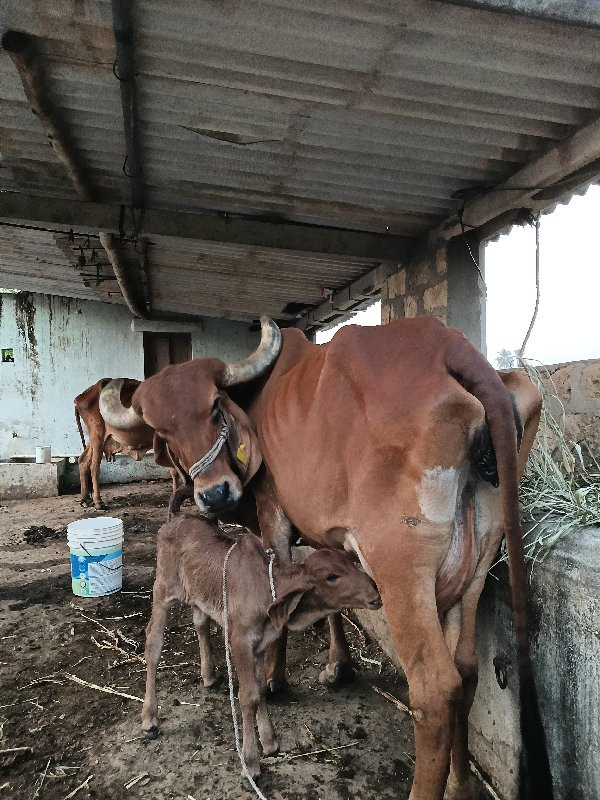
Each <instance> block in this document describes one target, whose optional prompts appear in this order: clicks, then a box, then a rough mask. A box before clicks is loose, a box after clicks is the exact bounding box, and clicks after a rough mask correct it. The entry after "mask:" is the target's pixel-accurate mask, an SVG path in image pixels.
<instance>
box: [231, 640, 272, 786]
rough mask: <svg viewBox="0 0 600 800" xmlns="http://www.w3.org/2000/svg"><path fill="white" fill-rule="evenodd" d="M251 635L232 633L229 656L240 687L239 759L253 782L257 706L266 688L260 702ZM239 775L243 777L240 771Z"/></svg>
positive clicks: (256, 767) (257, 772) (257, 760)
mask: <svg viewBox="0 0 600 800" xmlns="http://www.w3.org/2000/svg"><path fill="white" fill-rule="evenodd" d="M251 635H252V634H251V633H250V632H248V631H241V630H238V629H234V630H233V631H232V632H231V656H232V659H233V663H234V665H235V669H236V672H237V676H238V683H239V700H240V709H241V712H242V755H243V757H244V762H245V764H246V767H247V769H248V772H249V773H250V775H251V776H252V778H257V777H258V776H259V775H260V753H259V750H258V740H257V737H256V715H257V711H258V708H259V705H261V699H264V688H265V687H263V698H261V686H260V685H259V682H258V680H257V675H256V663H257V659H258V658H259V656H258V654H257V653H256V650H255V648H254V647H253V643H252V640H251ZM267 713H268V712H267ZM261 719H262V715H261ZM242 775H244V772H243V770H242Z"/></svg>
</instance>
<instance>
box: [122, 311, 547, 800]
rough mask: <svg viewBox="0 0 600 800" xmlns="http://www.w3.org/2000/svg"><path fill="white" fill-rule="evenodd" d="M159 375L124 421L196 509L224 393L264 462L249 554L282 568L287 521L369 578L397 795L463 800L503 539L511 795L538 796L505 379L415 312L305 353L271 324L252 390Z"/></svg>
mask: <svg viewBox="0 0 600 800" xmlns="http://www.w3.org/2000/svg"><path fill="white" fill-rule="evenodd" d="M271 325H273V323H271ZM263 326H264V327H266V326H269V322H268V321H264V322H263ZM277 350H278V348H277V347H276V346H274V347H273V352H272V357H271V360H274V359H275V358H276V357H277ZM170 369H171V370H173V372H172V373H171V375H170V379H169V380H170V383H171V385H177V386H178V391H177V392H176V393H174V392H172V391H168V386H166V385H165V383H164V382H163V381H161V378H160V376H158V377H155V378H150V379H149V380H147V381H144V383H142V385H141V386H140V387H139V389H138V390H137V391H136V392H135V394H134V396H133V399H132V408H131V409H129V410H128V413H130V414H131V415H135V414H136V413H137V414H138V415H142V416H143V419H144V420H146V422H148V424H150V425H152V426H153V427H155V428H156V429H157V430H159V432H160V434H161V436H163V437H164V438H165V439H166V440H167V441H168V443H169V446H170V448H171V450H172V451H173V453H175V454H176V456H177V457H178V458H179V460H180V461H181V463H182V464H183V465H184V467H186V468H190V467H191V465H192V464H194V463H195V462H198V461H199V463H201V464H203V466H206V469H204V470H203V471H202V472H201V473H200V474H199V475H198V476H197V477H196V478H195V479H194V485H195V499H196V502H197V504H198V505H199V507H200V508H201V509H204V510H206V509H207V508H208V509H210V510H216V509H217V508H218V502H217V503H216V504H215V505H214V506H213V502H212V501H213V500H217V501H218V499H219V498H222V497H223V494H224V491H225V494H226V495H229V494H230V492H229V489H227V490H224V489H223V484H226V483H227V482H228V475H229V474H230V473H231V471H232V469H233V467H232V464H231V462H230V461H229V460H228V459H226V454H224V453H223V452H221V453H220V458H218V459H214V460H213V461H212V462H210V463H209V464H207V463H206V461H203V460H202V458H201V456H203V454H204V453H205V452H206V450H207V448H208V447H210V446H211V444H212V443H213V442H214V441H215V436H216V435H217V433H218V431H219V425H220V420H219V417H218V416H217V415H216V414H215V412H214V410H213V411H211V409H215V408H218V407H219V406H220V405H226V406H229V404H231V405H234V404H233V399H237V401H238V402H239V403H240V404H241V405H242V406H243V407H244V408H245V409H246V410H247V411H248V414H249V417H250V419H251V420H252V422H253V425H254V427H255V429H256V431H257V434H258V438H259V443H260V449H261V451H262V458H263V460H264V464H265V469H264V470H262V471H261V473H259V475H257V478H256V480H255V481H254V484H253V487H252V488H253V491H254V494H255V496H256V501H257V510H258V518H259V523H260V528H261V532H262V535H263V542H264V544H265V546H271V547H273V548H274V549H275V551H276V552H277V554H278V556H279V557H280V558H289V540H290V536H291V534H292V530H293V528H295V529H297V530H299V531H300V532H301V534H302V537H303V539H304V540H306V541H307V542H308V543H309V544H312V545H314V546H327V547H332V546H337V547H341V548H344V549H347V550H353V551H354V552H355V553H356V554H357V555H358V556H359V558H360V559H361V561H362V563H363V566H364V567H365V569H366V570H367V571H368V572H369V573H370V574H371V575H372V576H373V577H374V579H375V581H376V583H377V585H378V587H379V590H380V592H381V596H382V599H383V606H384V610H385V612H386V616H387V619H388V622H389V625H390V629H391V633H392V636H393V639H394V643H395V646H396V650H397V653H398V656H399V658H400V660H401V663H402V665H403V667H404V671H405V673H406V676H407V679H408V684H409V694H410V703H411V707H412V715H413V721H414V731H415V744H416V764H415V772H414V779H413V786H412V790H411V794H410V800H440V798H441V797H442V795H444V797H445V798H446V800H470V798H472V797H474V794H475V791H476V789H475V787H474V786H473V784H472V780H471V777H470V769H469V755H468V742H467V721H468V714H469V710H470V707H471V704H472V701H473V697H474V693H475V688H476V685H477V657H476V653H475V617H476V610H477V603H478V599H479V596H480V593H481V590H482V588H483V585H484V581H485V577H486V574H487V571H488V568H489V566H490V564H491V563H492V560H493V558H494V556H495V553H496V551H497V549H498V545H499V543H500V539H501V537H502V533H503V531H504V533H505V535H506V541H507V546H508V553H509V563H510V573H511V587H512V595H513V613H514V621H515V629H516V633H517V648H518V656H519V670H518V671H519V680H520V700H521V732H522V739H523V758H522V765H523V769H522V770H521V775H520V784H521V786H520V795H519V796H520V798H522V799H523V800H550V798H551V797H552V779H551V775H550V770H549V764H548V756H547V752H546V747H545V741H544V734H543V730H542V725H541V720H540V716H539V710H538V702H537V695H536V690H535V684H534V680H533V673H532V667H531V660H530V655H529V641H528V628H527V617H526V608H525V566H524V557H523V542H522V538H521V530H520V520H519V507H518V493H517V488H518V479H519V476H520V475H521V474H522V471H523V469H524V465H525V462H526V459H527V455H528V453H529V449H530V447H531V444H532V442H533V439H534V436H535V432H536V429H537V425H538V421H539V414H540V408H541V400H540V396H539V393H538V392H537V390H536V389H535V387H534V386H533V385H532V384H531V382H530V381H529V380H528V379H527V378H526V377H525V376H523V375H521V374H519V373H517V372H508V373H503V374H502V375H499V374H498V373H496V371H495V370H494V369H493V368H492V367H491V366H490V364H489V363H488V362H487V361H486V359H485V358H484V357H483V356H482V355H481V353H479V351H478V350H476V349H475V348H474V347H473V346H472V345H471V344H470V343H469V342H468V341H467V339H466V338H465V337H464V336H463V335H462V334H460V333H459V332H458V331H455V330H452V329H449V328H446V327H445V326H444V325H442V323H440V322H438V321H436V320H434V319H431V318H425V317H422V318H417V319H410V320H398V321H395V322H392V323H390V324H389V325H386V326H383V327H376V328H358V327H355V326H349V327H346V328H343V329H341V330H340V331H339V332H338V333H337V334H336V336H335V337H334V338H333V340H332V341H331V342H330V343H328V344H326V345H321V346H317V345H313V344H311V343H310V342H308V341H307V340H306V338H305V337H304V336H303V334H302V333H300V331H298V330H294V329H288V330H285V331H284V332H283V347H282V350H281V354H280V355H279V357H278V358H277V361H276V363H275V365H274V367H273V368H272V370H271V372H270V374H269V375H268V377H267V379H266V380H264V379H263V380H261V381H257V380H254V382H253V383H246V384H245V385H241V386H239V388H237V389H236V385H235V384H236V383H241V384H244V382H247V381H248V380H249V378H248V376H247V375H244V376H242V377H241V379H240V380H239V381H236V380H235V379H234V380H232V379H231V378H232V370H231V368H230V367H228V366H227V365H225V364H223V363H222V362H219V361H215V360H201V361H196V362H188V363H187V364H182V365H178V366H176V367H171V368H170ZM233 373H235V370H233ZM234 377H235V375H234ZM251 377H256V374H255V375H254V376H251ZM224 389H228V391H229V392H230V393H231V396H232V399H230V398H228V397H227V396H226V395H225V394H224V391H223V390H224ZM237 407H238V406H235V408H237ZM125 413H126V412H125V411H123V414H125ZM200 427H202V428H203V431H202V432H200V430H199V428H200ZM520 434H522V441H521V446H520V451H519V449H518V439H520V438H521V436H520ZM498 485H499V488H497V487H498ZM213 492H216V494H214V495H213ZM333 633H334V634H337V633H338V631H337V630H336V628H335V626H334V627H333ZM342 642H343V640H342V639H341V638H340V637H339V636H334V638H333V640H332V648H331V652H330V664H329V665H328V669H329V670H330V673H331V674H335V672H336V671H339V668H340V664H343V663H344V662H345V660H346V658H347V652H345V651H344V647H343V644H342ZM267 678H268V679H269V678H270V679H271V680H273V682H274V683H275V684H277V683H278V682H281V681H282V679H283V672H282V663H281V661H280V662H279V663H278V662H277V661H275V662H274V663H272V664H270V665H269V667H268V670H267ZM449 770H450V775H449V780H448V772H449Z"/></svg>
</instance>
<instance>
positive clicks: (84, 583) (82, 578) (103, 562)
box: [71, 548, 123, 596]
mask: <svg viewBox="0 0 600 800" xmlns="http://www.w3.org/2000/svg"><path fill="white" fill-rule="evenodd" d="M111 550H112V552H110V553H100V554H98V555H81V554H77V553H73V552H72V553H71V579H72V586H73V593H74V594H77V595H90V596H95V595H104V594H112V593H113V592H118V591H119V590H120V588H121V583H122V563H123V550H122V549H116V548H114V549H113V548H111Z"/></svg>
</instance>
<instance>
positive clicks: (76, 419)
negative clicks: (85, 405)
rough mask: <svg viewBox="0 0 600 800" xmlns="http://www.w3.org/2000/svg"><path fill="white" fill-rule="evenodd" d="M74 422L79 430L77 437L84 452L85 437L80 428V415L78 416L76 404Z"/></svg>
mask: <svg viewBox="0 0 600 800" xmlns="http://www.w3.org/2000/svg"><path fill="white" fill-rule="evenodd" d="M75 422H76V423H77V427H78V428H79V435H80V436H81V444H82V446H83V449H84V450H85V436H84V435H83V428H82V427H81V415H80V414H79V409H78V408H77V404H75Z"/></svg>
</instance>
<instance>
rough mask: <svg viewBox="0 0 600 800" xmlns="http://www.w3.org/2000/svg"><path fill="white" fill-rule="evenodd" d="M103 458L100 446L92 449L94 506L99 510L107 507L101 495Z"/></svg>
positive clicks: (91, 469)
mask: <svg viewBox="0 0 600 800" xmlns="http://www.w3.org/2000/svg"><path fill="white" fill-rule="evenodd" d="M101 460H102V449H101V448H100V447H95V448H94V449H93V450H92V463H91V465H90V471H91V474H92V499H93V501H94V507H95V508H97V509H98V510H102V509H105V508H106V506H105V505H104V503H103V502H102V497H101V496H100V461H101Z"/></svg>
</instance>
